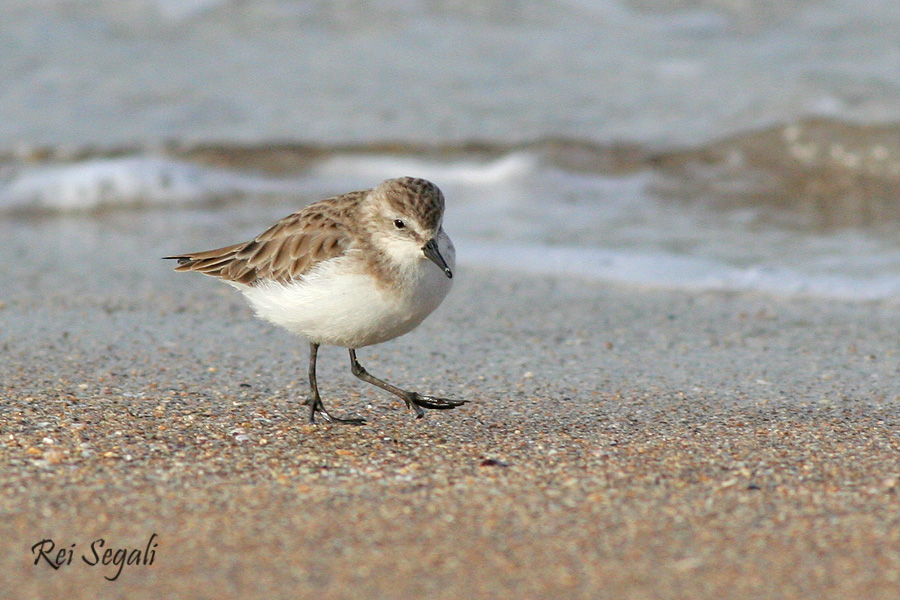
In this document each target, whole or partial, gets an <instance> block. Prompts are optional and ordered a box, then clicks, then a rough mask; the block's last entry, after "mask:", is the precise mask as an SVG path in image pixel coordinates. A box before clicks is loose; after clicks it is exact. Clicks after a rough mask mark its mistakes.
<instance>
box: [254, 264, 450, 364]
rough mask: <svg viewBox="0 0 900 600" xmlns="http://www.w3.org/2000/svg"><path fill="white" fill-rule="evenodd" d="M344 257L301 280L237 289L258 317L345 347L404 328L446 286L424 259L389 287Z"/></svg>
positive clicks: (421, 314)
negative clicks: (380, 283)
mask: <svg viewBox="0 0 900 600" xmlns="http://www.w3.org/2000/svg"><path fill="white" fill-rule="evenodd" d="M347 260H348V259H346V258H340V259H334V260H331V261H328V262H326V263H325V264H324V265H322V267H320V268H318V269H316V270H315V271H314V272H312V273H310V274H309V275H308V276H307V277H305V278H304V279H303V280H301V281H297V282H292V283H288V284H281V283H277V282H266V283H261V284H257V285H255V286H252V287H247V286H242V287H241V288H240V289H241V291H242V292H243V293H244V296H245V297H246V298H247V300H248V301H249V302H250V305H251V306H252V307H253V309H254V310H255V311H256V314H257V315H258V316H260V317H262V318H263V319H266V320H267V321H270V322H272V323H274V324H276V325H280V326H281V327H284V328H286V329H287V330H289V331H291V332H293V333H297V334H299V335H302V336H303V337H305V338H306V339H308V340H309V341H311V342H315V343H317V344H327V345H332V346H343V347H346V348H362V347H363V346H369V345H371V344H379V343H381V342H385V341H387V340H390V339H393V338H395V337H398V336H401V335H403V334H404V333H408V332H409V331H411V330H412V329H414V328H415V327H416V326H417V325H419V323H421V322H422V321H423V320H424V319H425V317H427V316H428V315H429V314H431V313H432V312H433V311H434V309H436V308H437V307H438V306H439V305H440V303H441V302H442V301H443V299H444V297H446V295H447V293H448V292H449V291H450V284H451V280H450V279H448V278H447V277H446V276H445V275H444V273H443V272H442V271H441V270H440V269H439V268H438V267H437V266H436V265H435V264H434V263H432V262H430V261H428V260H424V259H423V260H421V261H417V262H416V263H415V264H414V265H412V266H411V267H410V268H408V269H406V270H404V271H403V274H402V277H401V278H400V285H397V286H391V287H389V286H381V285H378V282H377V281H376V280H375V279H374V278H373V277H372V276H370V275H367V274H362V273H358V272H353V270H352V269H349V268H348V266H347V264H346V262H345V261H347Z"/></svg>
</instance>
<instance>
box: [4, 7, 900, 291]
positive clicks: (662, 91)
mask: <svg viewBox="0 0 900 600" xmlns="http://www.w3.org/2000/svg"><path fill="white" fill-rule="evenodd" d="M897 31H900V4H897V3H896V2H890V1H886V0H872V1H866V2H863V1H855V0H834V1H824V0H821V1H812V0H809V1H801V2H795V3H781V2H774V1H771V0H758V1H752V0H750V1H747V2H740V3H735V2H728V1H726V0H705V1H704V0H697V1H689V0H663V1H654V2H651V1H649V0H646V1H645V0H621V1H612V0H601V1H597V2H587V1H582V0H566V1H562V0H561V1H556V2H509V1H507V0H488V1H485V2H478V3H475V2H465V1H461V0H460V1H456V2H454V1H451V2H423V1H419V2H417V1H412V0H406V1H404V0H396V1H393V2H387V3H378V6H377V7H363V6H362V5H360V4H359V3H355V2H340V1H336V2H302V3H298V2H288V1H269V2H266V1H260V2H253V3H246V2H240V1H237V0H234V1H229V0H190V1H188V0H181V1H178V0H116V1H113V0H97V1H92V2H79V1H62V0H46V1H42V2H38V3H35V2H32V1H25V0H21V1H14V0H13V1H9V2H5V3H3V5H2V6H0V45H2V56H3V59H2V61H0V76H2V77H0V81H2V83H0V107H2V114H3V115H4V119H2V120H0V220H2V221H3V229H4V230H5V231H7V232H11V231H14V230H15V228H16V227H26V226H32V225H33V223H35V222H36V221H40V222H48V221H56V222H58V223H59V224H60V225H59V226H60V227H63V228H65V227H69V226H71V227H73V228H78V227H83V226H84V223H85V219H88V220H94V221H96V222H100V223H115V222H118V221H119V220H121V215H122V214H123V213H130V214H133V220H140V219H148V222H149V221H153V222H156V221H158V220H159V215H160V213H166V212H170V213H171V214H172V215H173V217H175V216H177V217H183V216H184V214H185V213H184V211H185V210H190V211H191V212H190V214H192V215H197V214H201V215H202V218H203V219H205V220H207V222H211V223H217V228H216V232H217V234H219V235H220V236H221V237H220V238H218V239H216V240H210V245H215V244H216V243H218V242H222V243H225V242H229V241H236V239H241V238H239V237H236V238H234V239H231V238H229V237H228V236H229V234H231V235H233V236H243V235H252V234H254V233H256V232H258V231H259V230H262V229H263V228H264V227H265V226H267V225H268V224H269V222H270V221H271V220H272V219H273V218H278V217H279V216H282V215H283V214H286V213H288V212H291V211H293V210H295V209H296V208H298V207H299V206H302V205H303V204H306V203H308V202H311V201H314V200H317V199H320V198H323V197H326V196H328V195H331V194H334V193H340V192H344V191H349V190H352V189H361V188H365V187H370V186H372V185H374V184H376V183H378V182H379V181H381V180H382V179H385V178H388V177H395V176H399V175H415V176H421V177H426V178H429V179H432V180H433V181H435V183H437V184H438V185H439V186H440V187H441V188H442V189H443V190H444V192H445V195H446V196H447V199H448V210H447V215H446V218H445V227H446V228H447V230H448V231H449V232H450V234H451V235H452V236H453V238H454V240H455V242H456V245H457V248H458V252H459V260H460V263H461V265H463V266H465V265H467V264H468V265H473V266H479V267H488V268H496V269H498V270H517V271H522V270H524V271H528V272H533V273H544V274H545V273H565V274H572V275H576V276H581V277H588V278H595V279H601V280H607V281H611V282H623V283H629V284H636V285H643V286H650V287H667V288H674V289H702V290H707V289H720V290H749V291H754V290H756V291H762V292H766V293H775V294H781V295H788V296H791V295H809V296H820V297H830V298H841V299H851V300H870V299H894V298H898V297H900V233H898V232H900V227H898V226H900V202H898V200H900V193H898V192H900V37H898V35H897ZM73 213H74V214H77V215H80V217H79V219H76V220H71V219H68V217H66V215H71V214H73ZM148 215H152V216H150V217H148ZM254 216H258V222H254ZM67 223H71V225H66V224H67ZM110 226H113V225H110ZM36 231H56V232H57V235H58V228H53V227H50V228H44V229H41V228H38V229H37V230H36ZM38 235H39V234H38ZM66 239H67V240H69V242H70V243H72V244H78V243H79V241H78V240H79V237H78V235H77V232H72V235H70V236H68V237H67V238H66ZM34 243H35V244H41V243H42V241H41V240H40V239H35V240H34ZM174 250H177V249H173V251H174ZM26 255H27V253H26Z"/></svg>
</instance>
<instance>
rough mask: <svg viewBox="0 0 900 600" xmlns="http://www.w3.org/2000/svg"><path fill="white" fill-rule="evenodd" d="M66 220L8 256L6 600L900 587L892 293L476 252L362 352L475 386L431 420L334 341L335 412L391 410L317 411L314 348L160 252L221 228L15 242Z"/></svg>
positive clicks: (874, 593)
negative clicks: (543, 264)
mask: <svg viewBox="0 0 900 600" xmlns="http://www.w3.org/2000/svg"><path fill="white" fill-rule="evenodd" d="M143 218H144V219H148V218H149V219H151V220H153V219H167V217H164V216H159V215H158V216H155V217H154V216H153V215H152V214H151V215H150V217H147V216H146V215H145V216H144V217H143ZM137 220H138V221H139V220H140V218H139V219H137ZM47 227H50V226H48V225H46V224H43V225H42V224H36V225H35V224H32V225H27V224H19V226H18V227H17V228H16V229H15V231H16V232H18V233H16V234H13V233H12V232H11V231H7V232H6V233H7V234H8V235H9V236H12V241H11V243H10V244H9V245H8V248H7V249H6V250H4V256H3V257H2V258H3V260H4V262H5V263H6V264H10V265H11V267H10V268H11V269H12V270H13V276H14V277H15V278H16V279H15V280H17V281H21V282H23V285H19V286H14V287H12V288H10V289H9V292H8V293H7V295H6V296H5V297H4V299H3V305H2V308H0V332H2V338H0V348H2V352H3V358H4V360H3V362H4V365H3V367H2V388H0V389H2V403H0V441H2V443H0V466H2V468H0V478H2V479H0V490H2V497H0V513H2V519H0V540H2V541H0V583H2V585H0V587H2V588H3V589H4V590H7V592H9V591H10V590H12V595H11V596H8V597H11V598H20V599H31V598H48V597H55V596H60V595H65V596H66V597H69V598H95V597H104V598H163V597H167V598H176V597H177V598H225V597H232V598H238V597H239V598H312V597H316V598H344V597H360V598H466V597H469V598H471V597H482V598H486V597H520V598H524V597H534V598H549V597H554V598H576V597H579V598H582V597H592V598H851V597H857V598H896V597H897V595H898V593H900V581H898V577H900V552H898V550H897V549H898V548H900V502H898V499H897V491H898V485H900V470H898V467H897V465H898V460H897V459H898V456H900V452H898V446H900V437H898V433H897V431H898V425H900V423H898V421H900V412H898V408H900V403H898V397H900V389H898V378H897V365H898V356H897V351H896V343H895V335H896V331H898V329H900V310H898V308H897V307H896V306H893V305H889V304H885V303H880V304H878V303H839V302H826V301H821V300H803V299H796V298H795V299H791V300H783V299H778V298H772V297H766V296H761V295H749V294H723V293H702V294H699V293H698V294H691V293H687V292H683V291H682V292H668V291H660V290H648V289H639V288H628V287H621V286H611V285H604V284H602V283H598V282H584V281H579V280H575V279H565V278H554V277H527V276H524V275H515V274H511V273H508V272H505V273H498V272H494V271H490V270H480V269H478V268H477V267H474V266H471V265H470V266H468V267H467V268H463V269H461V271H460V276H459V279H458V282H457V284H456V287H455V289H454V290H453V292H452V293H451V295H450V297H449V298H448V300H447V301H446V302H445V304H444V305H443V306H442V307H441V308H440V309H439V310H438V311H437V312H436V313H435V314H434V315H433V316H432V317H430V318H429V319H428V320H427V321H426V322H425V323H424V324H423V325H422V326H421V327H420V328H419V329H418V330H416V331H415V332H413V333H412V334H410V335H408V336H406V337H403V338H400V339H398V340H395V341H393V342H390V343H387V344H384V345H381V346H377V347H374V348H370V349H365V350H363V351H361V352H360V360H361V361H362V363H363V364H364V365H366V367H367V368H368V369H369V370H370V371H371V372H372V373H374V374H378V375H381V376H384V377H387V378H389V379H390V380H391V381H394V382H397V383H400V384H403V385H407V386H409V387H410V388H414V389H418V390H421V391H428V392H432V393H436V394H444V395H447V396H451V397H455V398H463V399H466V400H468V401H470V403H469V404H467V405H466V406H464V407H463V408H461V409H458V410H455V411H450V412H442V413H437V412H430V413H429V414H428V415H427V416H426V418H425V419H424V420H419V421H417V420H415V419H414V418H413V415H412V413H411V412H409V411H408V410H406V408H405V407H403V406H402V405H401V404H400V403H399V402H397V401H395V399H394V398H392V397H390V396H389V395H387V394H385V393H382V392H380V391H379V390H376V389H374V388H371V387H370V386H367V385H365V384H363V383H361V382H359V381H357V380H355V378H353V377H352V375H351V374H350V373H349V369H348V367H347V364H346V363H347V359H346V354H345V352H344V351H343V350H339V349H334V348H330V349H325V351H324V352H323V354H321V355H320V371H319V372H320V386H321V387H322V389H323V396H324V398H325V401H326V403H327V405H328V406H329V408H330V409H332V410H333V411H334V412H335V413H337V414H353V415H360V416H364V417H366V418H367V419H368V423H367V424H365V425H363V426H361V427H349V426H331V425H318V426H310V425H308V424H306V422H305V410H304V408H303V407H301V405H300V404H301V402H302V394H303V393H304V390H305V380H304V369H305V360H306V350H305V345H304V344H303V343H302V341H300V340H298V339H295V338H293V337H291V336H290V335H289V334H287V333H285V332H282V331H279V330H276V329H275V328H273V327H271V326H269V325H267V324H265V323H262V322H260V321H258V320H256V319H254V318H253V317H252V315H251V314H250V311H249V309H248V308H246V307H245V306H244V304H243V301H242V300H241V298H240V297H239V296H238V295H237V294H236V293H234V292H232V291H231V290H229V289H226V288H225V286H221V285H217V284H216V282H213V281H211V280H209V279H206V278H203V277H199V276H190V275H182V274H175V273H172V272H170V270H169V268H170V265H168V264H166V263H163V262H162V261H159V260H158V259H157V256H161V255H162V253H163V252H161V251H160V250H162V249H163V247H166V246H167V247H169V248H170V249H171V248H173V247H175V248H176V249H177V248H179V247H181V246H184V245H185V244H186V245H187V246H188V247H189V246H191V244H192V243H193V242H194V241H200V240H199V237H200V236H199V234H197V237H198V239H197V240H187V241H183V240H182V241H178V243H177V244H176V240H174V239H167V238H166V236H164V235H163V236H162V239H156V238H155V237H154V236H155V235H157V234H159V232H156V233H154V232H152V231H150V230H149V229H148V230H147V231H146V232H144V233H142V234H140V235H132V236H131V238H130V239H133V240H134V243H135V244H136V245H141V244H144V245H145V246H146V247H147V248H146V252H143V253H140V252H134V248H129V247H123V246H127V245H123V244H122V243H120V242H121V239H118V238H116V236H115V235H113V234H112V233H110V232H109V231H107V232H106V233H107V234H108V235H103V236H97V238H96V239H97V240H101V239H102V240H105V241H102V242H96V243H95V244H93V245H91V244H82V245H81V246H77V245H73V247H74V246H77V247H74V249H71V250H70V253H69V254H68V255H67V256H66V258H67V259H70V260H62V258H63V255H62V254H54V253H53V251H51V250H46V248H45V250H44V251H46V252H47V257H46V258H45V260H44V261H43V262H42V261H41V260H39V257H37V256H36V255H35V253H38V252H41V251H42V250H41V249H40V247H41V246H42V245H41V244H32V245H31V246H29V248H30V249H26V250H24V251H25V252H30V253H31V255H29V256H26V257H25V258H24V259H23V260H22V261H19V262H17V261H15V260H14V257H15V255H16V252H19V251H23V250H22V248H21V247H17V240H18V238H16V235H19V236H23V238H22V239H24V237H27V236H34V235H38V234H40V235H43V236H45V237H44V238H43V239H44V240H45V241H46V240H48V239H50V236H49V235H48V231H47V229H46V228H47ZM119 227H120V228H121V227H122V226H121V225H120V226H119ZM133 227H134V228H135V229H140V226H139V225H133ZM169 235H170V236H171V237H175V236H178V235H180V233H179V231H178V230H177V228H175V230H174V231H170V233H169ZM18 241H21V240H18ZM44 246H45V245H44ZM80 253H83V256H82V254H80ZM53 256H56V258H57V259H58V260H55V261H54V260H51V257H53ZM84 256H90V257H92V261H93V262H92V263H91V265H90V268H89V269H88V268H86V266H85V265H84V264H80V260H79V259H80V258H83V257H84ZM35 264H43V265H44V266H45V268H46V269H49V270H51V271H54V273H53V277H46V278H42V277H41V274H40V273H32V274H31V275H30V276H29V274H28V273H27V269H26V267H25V266H24V265H35ZM16 265H19V266H16ZM17 269H19V270H18V271H17ZM90 273H94V274H95V279H91V277H90V276H89V274H90ZM81 276H84V277H86V278H87V279H88V280H89V282H90V285H88V286H87V287H79V284H78V283H77V279H78V278H79V277H81ZM59 282H68V284H65V285H63V284H60V283H59ZM154 534H155V537H154ZM99 539H103V540H104V542H103V545H102V546H100V545H98V542H97V541H96V540H99ZM44 540H52V542H53V548H54V551H53V553H52V554H51V553H50V552H49V548H50V546H49V545H47V543H46V542H45V545H44V546H40V545H39V544H40V543H41V542H42V541H44ZM73 544H74V546H73ZM35 545H39V546H38V549H37V550H35V551H34V552H33V547H34V546H35ZM41 549H46V550H47V552H44V553H43V554H42V553H41V552H40V550H41ZM106 549H112V550H114V551H115V550H119V549H123V550H124V551H123V552H121V553H119V554H118V555H117V554H115V552H111V553H110V554H109V555H108V556H107V557H106V558H107V562H108V563H110V562H111V564H105V565H104V564H103V551H104V550H106ZM59 550H64V551H66V552H68V553H69V554H66V553H65V552H64V553H63V555H62V559H61V562H63V563H65V564H63V565H62V566H61V567H60V568H59V569H53V568H52V567H51V566H50V558H51V557H56V556H57V554H58V552H59ZM95 551H96V552H97V553H96V554H95V553H94V552H95ZM135 551H137V554H135ZM151 552H152V555H151ZM116 556H118V557H119V558H120V559H121V560H128V561H129V562H133V564H123V565H121V568H120V565H118V563H116V562H114V561H115V560H117V559H116ZM36 559H37V562H38V564H35V560H36ZM70 559H71V564H69V563H68V561H69V560H70ZM151 559H152V564H150V562H151ZM121 560H119V562H121ZM98 563H99V564H98ZM107 578H109V579H114V580H113V581H109V580H107Z"/></svg>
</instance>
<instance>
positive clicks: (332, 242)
mask: <svg viewBox="0 0 900 600" xmlns="http://www.w3.org/2000/svg"><path fill="white" fill-rule="evenodd" d="M443 215H444V195H443V193H442V192H441V190H440V189H439V188H438V187H437V186H436V185H435V184H433V183H431V182H430V181H427V180H425V179H420V178H416V177H399V178H395V179H388V180H386V181H383V182H382V183H380V184H378V185H377V186H375V187H373V188H371V189H367V190H360V191H354V192H349V193H346V194H342V195H339V196H333V197H330V198H326V199H325V200H321V201H318V202H314V203H312V204H309V205H308V206H306V207H304V208H302V209H300V210H298V211H297V212H295V213H293V214H290V215H288V216H286V217H284V218H283V219H281V220H279V221H278V222H276V223H275V224H274V225H272V226H271V227H269V228H268V229H266V230H265V231H263V232H262V233H261V234H259V235H258V236H256V237H255V238H253V239H252V240H250V241H246V242H242V243H239V244H233V245H230V246H225V247H223V248H217V249H214V250H206V251H202V252H188V253H184V254H177V255H173V256H166V257H164V258H165V259H169V260H175V261H177V265H176V267H175V271H194V272H197V273H202V274H204V275H209V276H212V277H216V278H219V279H221V280H222V281H224V282H225V283H228V284H230V285H232V286H234V287H235V288H237V289H238V290H240V291H241V293H242V294H243V295H244V298H245V299H246V300H247V301H248V303H249V304H250V306H251V307H252V308H253V310H254V312H255V313H256V315H257V316H258V317H260V318H262V319H264V320H266V321H269V322H271V323H273V324H275V325H278V326H280V327H283V328H285V329H287V330H288V331H290V332H292V333H295V334H298V335H300V336H302V337H303V338H305V339H306V341H307V342H308V343H309V365H308V378H309V395H308V396H307V398H306V401H305V402H304V404H305V405H306V406H308V407H309V422H310V423H315V422H316V415H321V416H322V419H323V420H324V421H326V422H330V423H346V424H354V425H359V424H362V423H364V422H365V419H361V418H354V417H350V418H341V417H336V416H334V415H332V414H331V413H329V412H328V410H326V408H325V405H324V403H323V402H322V398H321V396H320V394H319V388H318V384H317V380H316V358H317V355H318V351H319V347H320V346H322V345H328V346H339V347H343V348H346V349H348V350H349V354H350V370H351V372H352V373H353V375H355V376H356V377H357V378H359V379H361V380H363V381H365V382H367V383H370V384H372V385H375V386H377V387H379V388H381V389H384V390H386V391H388V392H390V393H392V394H394V395H396V396H398V397H399V398H400V399H402V400H403V401H404V402H405V403H406V406H407V407H408V408H409V409H411V410H413V411H414V412H415V415H416V417H417V418H422V417H423V416H424V414H425V413H424V411H423V409H433V410H449V409H453V408H457V407H459V406H462V405H463V404H465V403H466V401H465V400H451V399H447V398H439V397H435V396H430V395H425V394H419V393H417V392H414V391H408V390H405V389H402V388H400V387H397V386H395V385H392V384H390V383H388V382H387V381H384V380H383V379H379V378H377V377H375V376H373V375H371V374H370V373H369V372H368V371H367V370H366V369H365V368H364V367H363V366H362V365H361V364H360V363H359V360H358V359H357V356H356V351H357V350H358V349H360V348H364V347H366V346H371V345H374V344H380V343H383V342H386V341H388V340H391V339H394V338H396V337H398V336H401V335H404V334H406V333H408V332H410V331H412V330H413V329H414V328H415V327H417V326H418V325H419V324H420V323H421V322H422V321H423V320H424V319H425V318H426V317H427V316H428V315H429V314H431V313H432V312H433V311H434V310H435V309H436V308H437V307H438V306H439V305H440V304H441V302H442V301H443V300H444V298H445V297H446V296H447V294H448V293H449V291H450V288H451V284H452V279H453V269H454V268H455V265H456V262H455V258H456V251H455V248H454V246H453V243H452V242H451V241H450V238H449V236H448V235H447V234H446V233H445V232H444V229H443V226H442V222H443Z"/></svg>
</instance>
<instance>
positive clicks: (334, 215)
mask: <svg viewBox="0 0 900 600" xmlns="http://www.w3.org/2000/svg"><path fill="white" fill-rule="evenodd" d="M365 193H366V192H352V193H350V194H345V195H343V196H336V197H334V198H329V199H328V200H323V201H321V202H316V203H314V204H310V205H309V206H307V207H306V208H303V209H301V210H299V211H297V212H295V213H294V214H292V215H288V216H287V217H285V218H283V219H281V220H280V221H278V222H277V223H275V224H274V225H272V226H271V227H270V228H268V229H267V230H265V231H264V232H262V233H261V234H259V235H258V236H256V237H255V238H254V239H252V240H250V241H248V242H244V243H242V244H233V245H231V246H225V247H223V248H216V249H214V250H207V251H204V252H191V253H188V254H182V255H177V256H167V257H166V258H171V259H175V260H177V261H178V266H176V267H175V270H176V271H197V272H198V273H203V274H204V275H211V276H213V277H220V278H222V279H225V280H227V281H235V282H238V283H243V284H246V285H253V284H255V283H257V282H259V281H261V280H274V281H278V282H282V283H286V282H289V281H292V280H295V279H298V278H301V277H302V276H303V275H305V274H306V273H308V272H309V271H310V270H312V269H313V267H315V266H316V265H318V264H319V263H321V262H323V261H326V260H329V259H332V258H337V257H338V256H341V255H343V254H344V253H346V252H347V251H348V250H350V249H351V247H352V246H353V245H354V243H355V240H356V238H357V233H358V231H359V229H358V227H357V225H356V221H355V218H354V217H355V210H356V208H357V207H358V205H359V202H360V200H361V199H362V198H363V197H364V195H365Z"/></svg>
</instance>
